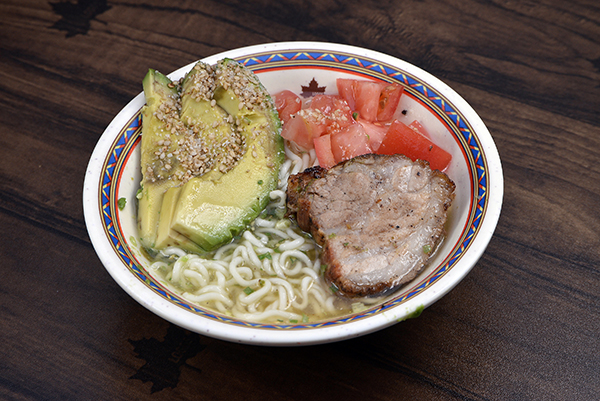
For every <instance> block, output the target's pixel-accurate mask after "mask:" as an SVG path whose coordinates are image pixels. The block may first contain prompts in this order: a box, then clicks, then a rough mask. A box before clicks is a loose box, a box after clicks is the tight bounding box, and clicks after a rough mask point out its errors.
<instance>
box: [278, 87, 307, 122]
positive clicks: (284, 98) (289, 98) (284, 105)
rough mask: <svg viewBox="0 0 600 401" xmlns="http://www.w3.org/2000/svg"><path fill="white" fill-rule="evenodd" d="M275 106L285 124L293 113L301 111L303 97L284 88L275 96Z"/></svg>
mask: <svg viewBox="0 0 600 401" xmlns="http://www.w3.org/2000/svg"><path fill="white" fill-rule="evenodd" d="M273 100H274V102H275V108H276V109H277V112H278V113H279V118H280V119H281V121H283V123H284V124H285V123H286V122H287V121H288V120H289V119H290V118H291V115H292V114H295V113H297V112H299V111H300V110H301V109H302V99H300V96H298V95H296V94H295V93H294V92H292V91H289V90H283V91H281V92H279V93H277V94H275V95H274V96H273Z"/></svg>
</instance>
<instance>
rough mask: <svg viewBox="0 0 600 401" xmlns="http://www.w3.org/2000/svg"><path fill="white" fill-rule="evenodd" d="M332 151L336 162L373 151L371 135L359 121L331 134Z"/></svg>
mask: <svg viewBox="0 0 600 401" xmlns="http://www.w3.org/2000/svg"><path fill="white" fill-rule="evenodd" d="M331 151H332V153H333V157H334V159H335V162H336V163H339V162H342V161H344V160H348V159H352V158H353V157H356V156H360V155H364V154H367V153H372V152H373V151H372V149H371V148H370V147H369V137H368V136H367V134H366V132H365V130H364V128H363V127H362V125H360V124H358V123H355V124H352V125H349V126H347V127H344V128H342V129H341V130H340V131H338V132H336V133H334V134H332V135H331Z"/></svg>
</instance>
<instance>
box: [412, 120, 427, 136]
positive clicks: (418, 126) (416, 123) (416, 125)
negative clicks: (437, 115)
mask: <svg viewBox="0 0 600 401" xmlns="http://www.w3.org/2000/svg"><path fill="white" fill-rule="evenodd" d="M408 128H412V129H413V130H415V131H416V132H418V133H419V134H421V135H423V136H426V137H427V138H429V139H431V135H429V132H427V130H426V129H425V127H423V125H422V124H421V123H420V122H419V121H417V120H415V121H413V122H412V123H410V124H408Z"/></svg>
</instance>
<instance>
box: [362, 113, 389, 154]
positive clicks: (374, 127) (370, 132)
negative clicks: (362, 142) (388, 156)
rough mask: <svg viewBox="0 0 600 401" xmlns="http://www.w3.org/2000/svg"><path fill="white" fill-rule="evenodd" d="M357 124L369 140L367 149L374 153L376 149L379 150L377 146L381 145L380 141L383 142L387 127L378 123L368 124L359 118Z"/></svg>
mask: <svg viewBox="0 0 600 401" xmlns="http://www.w3.org/2000/svg"><path fill="white" fill-rule="evenodd" d="M358 122H359V124H360V125H362V126H363V128H364V130H365V133H366V134H367V136H368V138H369V147H370V148H371V150H373V151H374V152H376V151H377V149H379V145H381V141H383V138H384V137H385V135H386V134H387V132H388V128H389V126H387V125H383V124H381V123H379V122H374V123H370V122H368V121H364V120H362V119H360V118H359V119H358Z"/></svg>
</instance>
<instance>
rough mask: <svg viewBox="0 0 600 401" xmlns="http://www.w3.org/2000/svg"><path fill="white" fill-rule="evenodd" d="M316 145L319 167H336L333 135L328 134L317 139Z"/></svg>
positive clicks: (315, 140)
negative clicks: (332, 143)
mask: <svg viewBox="0 0 600 401" xmlns="http://www.w3.org/2000/svg"><path fill="white" fill-rule="evenodd" d="M313 143H314V145H315V153H316V154H317V160H318V161H319V166H321V167H323V168H331V167H333V166H335V158H334V157H333V152H332V151H331V135H329V134H326V135H323V136H320V137H318V138H315V139H314V141H313Z"/></svg>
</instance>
